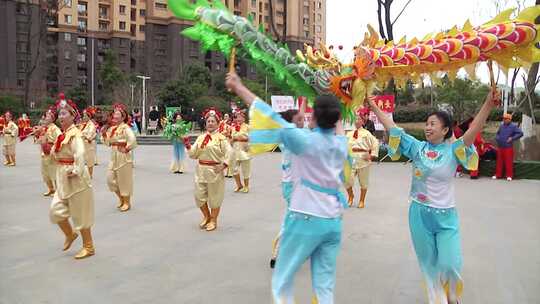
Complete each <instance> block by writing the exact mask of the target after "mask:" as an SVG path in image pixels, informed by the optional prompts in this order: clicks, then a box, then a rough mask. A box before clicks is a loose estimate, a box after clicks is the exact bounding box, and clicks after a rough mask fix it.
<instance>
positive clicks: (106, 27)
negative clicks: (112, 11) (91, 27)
mask: <svg viewBox="0 0 540 304" xmlns="http://www.w3.org/2000/svg"><path fill="white" fill-rule="evenodd" d="M99 30H100V31H108V30H109V23H108V22H105V21H100V22H99Z"/></svg>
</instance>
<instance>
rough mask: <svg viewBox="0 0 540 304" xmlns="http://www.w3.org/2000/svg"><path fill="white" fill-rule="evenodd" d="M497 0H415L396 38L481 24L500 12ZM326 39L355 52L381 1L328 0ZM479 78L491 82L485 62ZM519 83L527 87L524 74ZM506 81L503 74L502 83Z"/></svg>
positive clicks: (529, 1) (397, 6)
mask: <svg viewBox="0 0 540 304" xmlns="http://www.w3.org/2000/svg"><path fill="white" fill-rule="evenodd" d="M495 1H497V0H452V1H450V0H412V2H411V3H410V4H409V6H408V7H407V8H406V10H405V12H404V13H403V14H402V15H401V17H400V18H399V19H398V21H397V22H396V24H395V25H394V38H395V39H396V40H399V39H400V38H401V37H402V36H406V37H407V40H409V39H412V38H413V37H417V38H418V39H421V38H423V37H424V35H426V34H428V33H430V32H433V31H440V30H445V29H449V28H451V27H453V26H454V25H457V26H458V27H461V26H462V25H463V24H464V23H465V21H466V20H467V19H470V20H471V23H472V24H473V25H474V26H476V25H481V24H483V23H485V22H487V21H489V20H490V19H491V18H493V17H494V16H495V15H496V9H495ZM517 1H520V2H523V1H525V4H526V5H527V6H532V5H534V2H535V1H534V0H498V2H499V3H501V4H502V5H503V6H505V7H507V8H511V7H515V6H516V4H515V3H516V2H517ZM405 3H407V0H394V3H393V4H392V11H391V16H392V18H395V17H396V16H397V14H398V13H399V12H400V11H401V9H402V7H403V6H404V5H405ZM326 5H327V19H326V41H327V44H328V45H335V46H337V45H343V46H344V50H348V51H347V53H349V55H350V54H351V53H352V51H350V50H352V47H353V46H354V45H355V44H358V43H359V42H360V41H361V40H362V39H363V36H364V33H365V32H366V31H367V27H366V25H367V24H368V23H369V24H371V25H372V26H373V27H374V28H375V29H376V30H377V29H378V23H377V0H327V4H326ZM477 74H478V77H479V78H480V79H481V80H482V81H483V82H486V83H487V82H488V80H489V76H488V73H487V68H486V67H485V64H481V65H480V68H479V69H478V73H477ZM518 79H519V81H518V82H516V84H517V85H518V86H523V81H521V76H519V77H518ZM501 83H503V84H504V83H505V78H504V76H503V75H502V74H501V76H500V80H499V84H501Z"/></svg>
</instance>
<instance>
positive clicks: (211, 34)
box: [169, 0, 331, 102]
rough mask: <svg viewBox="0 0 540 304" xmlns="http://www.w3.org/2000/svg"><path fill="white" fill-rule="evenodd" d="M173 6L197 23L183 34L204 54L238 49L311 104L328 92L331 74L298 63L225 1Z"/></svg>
mask: <svg viewBox="0 0 540 304" xmlns="http://www.w3.org/2000/svg"><path fill="white" fill-rule="evenodd" d="M169 6H170V7H171V10H172V11H173V13H174V14H175V15H176V16H177V17H179V18H184V19H189V20H193V21H195V24H194V25H193V26H192V27H190V28H187V29H185V30H184V31H183V32H182V34H184V35H185V36H187V37H188V38H190V39H192V40H196V41H199V42H200V43H201V47H202V49H203V50H204V51H219V52H222V53H224V54H225V55H227V56H228V55H229V54H230V52H231V49H232V48H233V47H236V49H237V53H238V56H239V57H241V58H244V59H247V60H249V61H250V62H251V63H252V64H254V65H255V67H256V68H257V69H258V70H259V71H260V72H263V73H266V74H270V75H271V76H272V77H273V78H274V80H275V81H276V82H277V83H278V84H279V85H283V86H286V87H287V88H289V89H291V90H292V91H293V92H294V93H295V94H296V95H297V96H305V97H306V98H307V99H308V100H309V101H310V102H312V101H313V100H314V99H315V96H317V94H324V93H325V92H328V87H329V85H330V80H329V79H330V76H331V74H330V73H329V72H328V71H325V70H316V69H313V68H311V67H310V66H308V65H307V64H306V63H304V62H299V61H297V59H296V57H295V56H293V55H292V54H291V53H290V51H289V49H288V48H287V47H286V46H280V45H278V44H276V43H275V42H274V41H272V39H270V38H269V37H268V36H267V35H266V34H264V33H262V32H260V31H258V30H257V29H256V28H255V26H254V25H253V24H252V23H251V22H250V21H249V20H248V19H246V18H243V17H240V16H235V15H233V14H232V13H231V12H230V11H228V10H227V8H226V7H225V5H224V4H223V3H222V2H221V1H212V2H211V3H210V2H208V1H198V2H197V3H196V4H192V3H191V2H190V1H188V0H169Z"/></svg>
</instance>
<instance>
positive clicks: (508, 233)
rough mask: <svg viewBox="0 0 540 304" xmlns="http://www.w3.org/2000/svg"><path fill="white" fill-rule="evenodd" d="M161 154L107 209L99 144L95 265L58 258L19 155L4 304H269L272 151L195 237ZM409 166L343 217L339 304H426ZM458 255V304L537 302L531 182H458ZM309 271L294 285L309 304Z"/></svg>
mask: <svg viewBox="0 0 540 304" xmlns="http://www.w3.org/2000/svg"><path fill="white" fill-rule="evenodd" d="M171 149H172V147H170V146H140V147H138V148H137V150H135V159H136V168H135V186H136V190H135V197H134V199H133V209H132V210H131V211H130V212H128V213H120V212H118V211H117V210H116V208H115V204H116V199H115V197H114V195H113V194H112V193H110V192H108V190H107V187H106V177H105V169H106V165H107V160H108V150H107V149H106V148H105V147H104V146H101V145H100V146H99V147H98V154H99V160H100V165H99V166H98V167H97V168H96V170H95V179H94V191H95V205H96V225H95V227H94V230H93V231H94V240H95V246H96V255H95V256H94V257H91V258H89V259H86V260H82V261H76V260H74V259H73V255H74V254H75V253H76V252H77V250H79V248H80V246H81V243H80V238H79V239H78V240H77V241H76V242H75V243H74V245H73V246H72V249H70V250H69V251H67V252H62V250H61V247H62V243H63V235H62V234H61V232H60V230H59V229H58V228H57V227H56V226H54V225H52V224H50V222H49V219H48V207H49V204H50V199H49V198H44V197H43V196H42V195H41V193H42V192H43V191H44V190H45V186H44V185H43V183H42V181H41V176H40V173H39V172H40V170H39V156H38V147H37V146H36V145H32V144H31V143H30V140H27V141H25V142H24V143H22V144H20V145H18V148H17V153H18V157H17V159H18V165H17V167H15V168H6V167H0V303H1V304H17V303H81V304H82V303H201V304H207V303H234V304H243V303H246V304H248V303H249V304H251V303H271V297H270V281H271V274H272V272H271V270H270V269H269V267H268V259H269V255H270V250H271V241H272V238H273V237H274V236H275V234H276V233H277V231H278V230H279V226H280V222H281V220H282V216H283V211H284V203H283V201H282V200H281V198H280V186H279V183H280V180H279V179H280V154H278V153H275V154H268V155H263V156H261V157H258V158H256V159H255V161H254V163H253V168H254V173H253V179H252V187H251V190H252V192H251V193H249V194H236V193H233V182H232V180H228V182H227V189H226V198H225V202H224V205H223V211H222V214H221V218H220V222H219V229H218V230H217V231H215V232H212V233H207V232H202V231H200V230H199V229H198V228H197V224H198V222H199V220H200V214H199V211H198V209H197V208H196V207H195V205H194V203H193V198H192V189H193V174H192V172H193V163H192V162H191V161H188V163H189V165H188V168H187V169H188V172H187V173H186V174H183V175H173V174H169V173H168V172H167V169H168V165H169V160H170V156H171ZM409 183H410V167H409V165H403V164H398V163H393V164H381V165H375V166H374V167H373V169H372V174H371V187H370V191H369V193H368V200H367V203H366V204H367V206H366V209H364V210H359V209H350V210H347V211H346V213H345V216H344V233H343V246H342V252H341V255H340V256H339V258H338V269H337V288H336V303H374V304H376V303H410V304H418V303H424V295H423V287H422V282H421V276H420V271H419V269H418V266H417V262H416V257H415V255H414V251H413V249H412V245H411V241H410V237H409V231H408V224H407V210H408V204H407V201H406V198H407V193H408V190H409ZM456 196H457V200H458V206H459V212H460V217H461V227H462V236H463V251H464V272H463V277H464V280H465V292H464V299H463V300H464V301H463V302H464V303H491V304H493V303H505V304H507V303H520V304H521V303H540V289H539V288H538V287H539V286H540V220H539V219H540V218H539V216H540V182H539V181H528V180H516V181H513V182H510V183H509V182H506V181H502V180H501V181H492V180H490V179H480V180H477V181H471V180H469V179H466V178H461V179H458V180H457V185H456ZM310 291H311V288H310V279H309V264H306V265H305V267H304V268H303V269H302V271H301V273H300V274H299V276H298V277H297V280H296V294H297V302H298V303H309V299H310V296H311V294H310Z"/></svg>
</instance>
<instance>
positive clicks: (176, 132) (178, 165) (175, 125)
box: [163, 112, 191, 174]
mask: <svg viewBox="0 0 540 304" xmlns="http://www.w3.org/2000/svg"><path fill="white" fill-rule="evenodd" d="M167 121H168V123H167V125H166V126H165V131H164V133H163V134H164V136H165V137H166V138H167V139H169V140H170V141H171V142H172V145H173V159H172V162H171V168H170V170H171V172H172V173H178V174H182V173H184V159H185V158H186V147H185V146H184V140H183V138H184V136H185V135H186V134H188V132H189V130H191V123H190V122H185V121H183V120H182V115H181V114H180V112H176V113H174V114H172V115H171V116H169V118H168V119H167Z"/></svg>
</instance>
